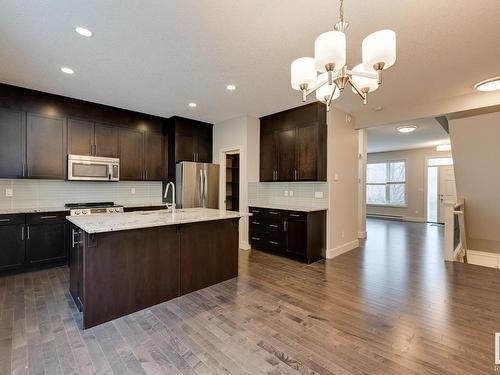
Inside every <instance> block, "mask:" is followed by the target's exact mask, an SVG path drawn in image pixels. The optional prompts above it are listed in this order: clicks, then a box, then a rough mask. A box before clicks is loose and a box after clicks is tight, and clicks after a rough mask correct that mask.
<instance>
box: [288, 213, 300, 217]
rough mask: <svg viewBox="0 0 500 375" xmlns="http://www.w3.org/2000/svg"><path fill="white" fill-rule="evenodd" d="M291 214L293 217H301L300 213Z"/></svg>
mask: <svg viewBox="0 0 500 375" xmlns="http://www.w3.org/2000/svg"><path fill="white" fill-rule="evenodd" d="M290 216H292V217H300V215H298V214H290Z"/></svg>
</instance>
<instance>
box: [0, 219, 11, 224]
mask: <svg viewBox="0 0 500 375" xmlns="http://www.w3.org/2000/svg"><path fill="white" fill-rule="evenodd" d="M9 221H10V219H0V222H1V223H8V222H9Z"/></svg>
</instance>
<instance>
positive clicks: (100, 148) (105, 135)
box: [94, 123, 119, 158]
mask: <svg viewBox="0 0 500 375" xmlns="http://www.w3.org/2000/svg"><path fill="white" fill-rule="evenodd" d="M118 154H119V153H118V127H116V126H112V125H107V124H101V123H95V125H94V156H102V157H105V158H117V157H118Z"/></svg>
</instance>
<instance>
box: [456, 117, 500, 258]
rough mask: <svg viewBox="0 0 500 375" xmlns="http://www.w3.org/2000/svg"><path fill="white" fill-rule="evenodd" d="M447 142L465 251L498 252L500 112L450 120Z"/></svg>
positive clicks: (499, 245)
mask: <svg viewBox="0 0 500 375" xmlns="http://www.w3.org/2000/svg"><path fill="white" fill-rule="evenodd" d="M450 138H451V144H452V153H453V158H454V161H455V178H456V182H457V195H458V196H459V197H460V198H464V199H465V215H466V217H465V219H466V227H467V232H468V237H470V240H469V247H471V248H472V249H474V250H486V251H490V250H495V249H496V250H499V251H500V230H499V228H500V195H499V192H500V173H499V161H500V147H499V140H500V112H496V113H490V114H485V115H480V116H473V117H468V118H462V119H456V120H450ZM476 244H477V245H476ZM472 246H475V247H472ZM476 247H481V248H476ZM483 248H484V249H483Z"/></svg>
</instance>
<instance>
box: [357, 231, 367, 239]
mask: <svg viewBox="0 0 500 375" xmlns="http://www.w3.org/2000/svg"><path fill="white" fill-rule="evenodd" d="M358 238H366V231H364V232H358Z"/></svg>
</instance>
